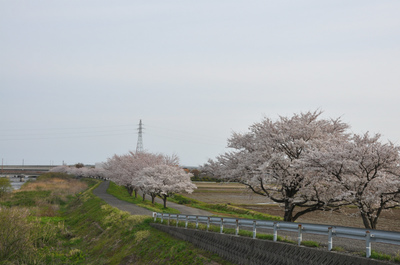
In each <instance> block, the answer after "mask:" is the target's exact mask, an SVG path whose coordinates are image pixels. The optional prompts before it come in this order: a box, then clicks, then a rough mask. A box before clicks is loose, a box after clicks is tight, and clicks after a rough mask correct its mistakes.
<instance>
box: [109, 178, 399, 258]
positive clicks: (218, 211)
mask: <svg viewBox="0 0 400 265" xmlns="http://www.w3.org/2000/svg"><path fill="white" fill-rule="evenodd" d="M213 188H215V187H213ZM107 192H108V193H110V194H112V195H114V196H116V197H119V198H120V199H122V200H125V201H130V202H133V203H135V202H137V201H138V199H135V200H134V199H132V197H130V196H129V193H128V192H127V190H126V188H125V187H121V186H117V185H116V184H115V183H113V182H110V187H109V189H108V190H107ZM201 192H209V193H214V192H215V191H207V190H202V191H201ZM218 192H222V193H232V190H231V189H228V190H223V189H222V190H218ZM168 200H169V201H172V202H175V203H179V204H183V205H186V206H190V207H194V208H199V209H203V210H207V211H210V212H212V213H214V214H215V216H221V217H224V216H228V217H237V218H247V219H258V220H277V221H281V220H282V219H283V218H281V217H278V216H273V215H268V214H264V213H260V212H257V211H252V210H248V209H245V208H242V207H240V206H237V205H230V204H221V203H220V204H210V203H204V202H201V201H198V200H195V199H192V198H188V197H185V196H183V195H181V194H176V195H174V196H173V197H171V198H169V199H168ZM139 201H140V202H141V203H142V199H140V200H139ZM146 204H150V202H149V201H147V202H146ZM159 207H162V205H159V206H158V208H153V209H151V210H152V211H157V212H165V213H175V212H172V211H171V208H168V209H166V210H164V211H160V210H157V209H160V208H159ZM161 209H162V208H161ZM164 224H167V220H164ZM170 225H171V226H175V225H176V222H175V220H170ZM178 226H179V227H184V226H185V222H182V221H181V222H179V223H178ZM188 228H193V229H194V228H195V224H194V223H189V224H188ZM198 229H200V230H207V226H206V225H205V224H199V225H198ZM208 231H213V232H217V233H219V232H220V227H219V226H214V225H211V226H210V227H209V229H208ZM224 234H235V230H234V229H229V228H224ZM239 235H240V236H246V237H252V236H253V234H252V232H251V231H248V230H240V231H239ZM256 236H257V238H258V239H266V240H273V235H270V234H262V233H257V235H256ZM277 240H278V241H281V242H286V243H290V244H296V242H295V241H292V240H289V239H288V238H286V237H281V236H278V237H277ZM301 244H302V245H303V246H307V247H321V246H320V244H319V243H318V242H315V241H302V242H301ZM333 250H334V251H337V252H346V250H344V249H343V248H341V247H335V248H334V249H333ZM353 254H354V255H359V256H363V257H365V252H360V253H353ZM371 258H373V259H378V260H388V261H392V262H396V263H400V254H398V255H396V256H391V255H387V254H383V253H379V252H376V251H372V255H371Z"/></svg>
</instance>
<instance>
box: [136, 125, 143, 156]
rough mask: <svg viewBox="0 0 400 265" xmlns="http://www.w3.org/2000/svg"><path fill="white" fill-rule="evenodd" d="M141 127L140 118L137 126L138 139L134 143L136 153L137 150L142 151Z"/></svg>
mask: <svg viewBox="0 0 400 265" xmlns="http://www.w3.org/2000/svg"><path fill="white" fill-rule="evenodd" d="M142 134H143V127H142V120H140V122H139V128H138V141H137V145H136V153H138V152H143V136H142Z"/></svg>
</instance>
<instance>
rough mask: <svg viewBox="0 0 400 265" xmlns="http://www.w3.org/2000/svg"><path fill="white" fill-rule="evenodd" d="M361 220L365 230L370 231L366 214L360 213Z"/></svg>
mask: <svg viewBox="0 0 400 265" xmlns="http://www.w3.org/2000/svg"><path fill="white" fill-rule="evenodd" d="M361 218H362V220H363V223H364V226H365V228H366V229H372V228H371V225H370V223H369V219H368V216H367V214H366V213H361Z"/></svg>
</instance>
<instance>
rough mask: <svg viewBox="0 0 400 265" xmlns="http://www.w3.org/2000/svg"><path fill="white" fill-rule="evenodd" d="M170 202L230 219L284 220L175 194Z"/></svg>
mask: <svg viewBox="0 0 400 265" xmlns="http://www.w3.org/2000/svg"><path fill="white" fill-rule="evenodd" d="M170 200H171V201H173V202H175V203H179V204H183V205H186V206H189V207H193V208H198V209H202V210H206V211H210V212H213V213H215V214H216V215H218V216H229V217H237V218H244V219H257V220H267V221H282V220H283V218H282V217H279V216H274V215H269V214H264V213H260V212H256V211H252V210H248V209H245V208H241V207H238V206H234V205H229V204H209V203H204V202H201V201H198V200H194V199H190V198H187V197H185V196H183V195H180V194H175V195H174V196H172V197H171V199H170Z"/></svg>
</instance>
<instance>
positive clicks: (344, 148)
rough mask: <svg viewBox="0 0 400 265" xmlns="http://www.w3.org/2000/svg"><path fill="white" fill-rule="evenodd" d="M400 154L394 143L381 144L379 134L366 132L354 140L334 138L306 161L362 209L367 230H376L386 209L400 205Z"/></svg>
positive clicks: (347, 198) (346, 198) (350, 201)
mask: <svg viewBox="0 0 400 265" xmlns="http://www.w3.org/2000/svg"><path fill="white" fill-rule="evenodd" d="M399 151H400V147H399V146H395V145H394V144H393V143H390V142H389V143H387V144H383V143H381V141H380V135H379V134H376V135H374V136H369V134H368V133H365V134H364V135H354V136H353V137H352V138H351V139H350V141H340V140H338V139H331V141H329V142H325V148H321V149H319V150H313V152H309V153H308V154H307V156H306V159H305V161H306V163H307V164H308V167H309V169H310V170H312V171H314V174H318V175H321V176H325V178H326V179H328V180H329V181H330V183H331V185H332V187H334V188H335V189H336V190H338V191H340V192H342V194H343V199H344V200H346V201H347V202H349V203H352V204H354V205H356V206H357V207H358V209H359V212H360V214H361V217H362V220H363V223H364V226H365V227H366V228H367V229H376V227H377V223H378V219H379V216H380V214H381V213H382V211H383V210H386V209H390V208H394V207H397V206H400V204H399V199H398V198H399V193H400V178H399V176H400V168H399V167H400V157H399Z"/></svg>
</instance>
